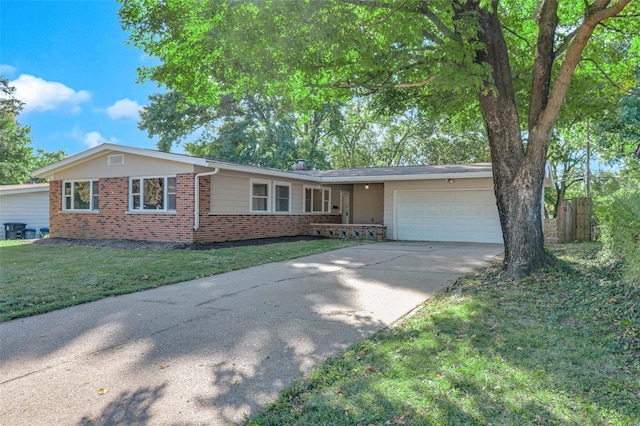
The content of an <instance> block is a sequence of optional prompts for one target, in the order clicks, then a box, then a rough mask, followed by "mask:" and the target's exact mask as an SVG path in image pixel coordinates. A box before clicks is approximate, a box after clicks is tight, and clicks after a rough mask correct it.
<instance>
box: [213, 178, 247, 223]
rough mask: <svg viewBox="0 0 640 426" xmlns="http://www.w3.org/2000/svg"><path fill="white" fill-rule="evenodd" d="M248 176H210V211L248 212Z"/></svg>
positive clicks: (214, 212) (216, 212) (218, 212)
mask: <svg viewBox="0 0 640 426" xmlns="http://www.w3.org/2000/svg"><path fill="white" fill-rule="evenodd" d="M249 182H250V179H249V176H220V175H214V176H211V213H213V214H246V213H249V201H250V197H249V195H250V192H249V191H250V188H249Z"/></svg>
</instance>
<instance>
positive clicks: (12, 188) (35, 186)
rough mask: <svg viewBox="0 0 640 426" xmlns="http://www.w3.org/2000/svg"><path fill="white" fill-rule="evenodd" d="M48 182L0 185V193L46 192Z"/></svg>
mask: <svg viewBox="0 0 640 426" xmlns="http://www.w3.org/2000/svg"><path fill="white" fill-rule="evenodd" d="M47 191H49V184H48V183H25V184H22V185H0V195H11V194H24V193H28V192H47Z"/></svg>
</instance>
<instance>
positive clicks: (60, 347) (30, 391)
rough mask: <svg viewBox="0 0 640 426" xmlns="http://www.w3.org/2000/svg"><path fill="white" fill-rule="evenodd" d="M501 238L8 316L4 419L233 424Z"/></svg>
mask: <svg viewBox="0 0 640 426" xmlns="http://www.w3.org/2000/svg"><path fill="white" fill-rule="evenodd" d="M502 251H503V247H502V246H501V245H492V244H447V243H400V242H387V243H380V244H369V245H363V246H358V247H353V248H346V249H341V250H337V251H333V252H329V253H324V254H319V255H313V256H308V257H303V258H299V259H295V260H291V261H287V262H280V263H272V264H268V265H263V266H258V267H253V268H249V269H244V270H241V271H235V272H230V273H226V274H221V275H216V276H213V277H209V278H203V279H199V280H194V281H190V282H185V283H180V284H175V285H170V286H165V287H161V288H158V289H154V290H148V291H144V292H140V293H135V294H130V295H125V296H118V297H112V298H108V299H104V300H100V301H97V302H93V303H87V304H84V305H80V306H75V307H71V308H67V309H63V310H59V311H56V312H51V313H48V314H44V315H38V316H35V317H31V318H24V319H18V320H14V321H9V322H7V323H3V324H0V424H4V425H39V424H43V425H63V424H64V425H74V424H75V425H84V424H97V425H103V424H109V425H112V424H154V425H169V424H171V425H187V424H207V425H211V424H221V425H222V424H229V423H233V422H237V421H241V420H242V419H243V416H244V415H246V414H249V413H254V412H255V411H256V410H257V409H259V408H260V407H261V406H263V405H264V404H266V403H268V402H271V401H273V400H274V399H275V398H276V397H277V395H278V394H279V392H280V391H281V390H282V389H283V388H285V387H286V386H288V385H289V384H291V383H292V381H293V380H294V379H295V378H296V377H300V376H302V375H303V374H305V373H307V372H308V371H309V370H310V369H311V368H312V367H313V366H314V365H315V364H317V363H319V362H320V361H322V360H324V359H326V358H327V357H330V356H333V355H335V354H337V353H338V352H339V351H340V350H342V349H344V348H346V347H348V346H350V345H351V344H353V343H354V342H356V341H358V340H361V339H364V338H366V337H368V336H370V335H371V334H373V333H374V332H376V331H378V330H380V329H382V328H384V327H386V326H388V325H390V324H392V323H393V322H394V321H396V320H398V318H400V317H401V316H402V315H404V314H405V313H407V312H408V311H411V310H412V309H413V308H414V307H415V306H416V305H418V304H419V303H421V302H422V301H424V300H425V299H427V298H429V297H430V296H431V295H433V294H434V293H435V292H437V291H439V290H442V289H443V288H445V287H447V286H449V285H451V284H452V283H453V282H454V281H455V280H456V279H457V278H458V277H459V276H460V275H461V274H463V273H466V272H468V271H471V270H473V269H474V268H477V267H478V266H480V265H482V264H483V263H484V262H486V261H488V260H489V259H491V258H493V257H494V256H496V255H498V254H500V253H501V252H502Z"/></svg>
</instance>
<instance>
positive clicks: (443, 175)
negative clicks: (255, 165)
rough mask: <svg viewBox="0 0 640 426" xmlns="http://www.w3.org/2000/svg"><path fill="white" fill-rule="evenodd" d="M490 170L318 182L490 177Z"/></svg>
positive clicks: (326, 179)
mask: <svg viewBox="0 0 640 426" xmlns="http://www.w3.org/2000/svg"><path fill="white" fill-rule="evenodd" d="M490 177H493V173H492V172H463V173H432V174H415V175H388V176H340V177H326V178H320V182H322V183H325V184H328V183H375V182H386V181H398V180H438V179H473V178H490Z"/></svg>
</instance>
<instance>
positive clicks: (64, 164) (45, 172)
mask: <svg viewBox="0 0 640 426" xmlns="http://www.w3.org/2000/svg"><path fill="white" fill-rule="evenodd" d="M106 152H122V153H126V154H134V155H141V156H143V157H150V158H156V159H161V160H167V161H176V162H179V163H187V164H193V165H196V166H203V167H207V163H208V162H207V159H206V158H200V157H190V156H188V155H180V154H173V153H170V152H162V151H153V150H149V149H143V148H134V147H130V146H125V145H118V144H113V143H103V144H100V145H98V146H96V147H94V148H90V149H88V150H86V151H82V152H80V153H78V154H74V155H71V156H69V157H67V158H65V159H64V160H61V161H58V162H57V163H53V164H50V165H48V166H46V167H43V168H41V169H38V170H36V171H34V172H32V173H31V176H33V177H37V178H46V177H49V176H51V175H53V174H54V173H56V172H59V171H62V170H65V169H68V168H69V167H72V166H74V165H76V164H78V163H82V162H85V161H88V160H91V159H93V158H96V157H98V156H100V155H103V154H104V153H106Z"/></svg>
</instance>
